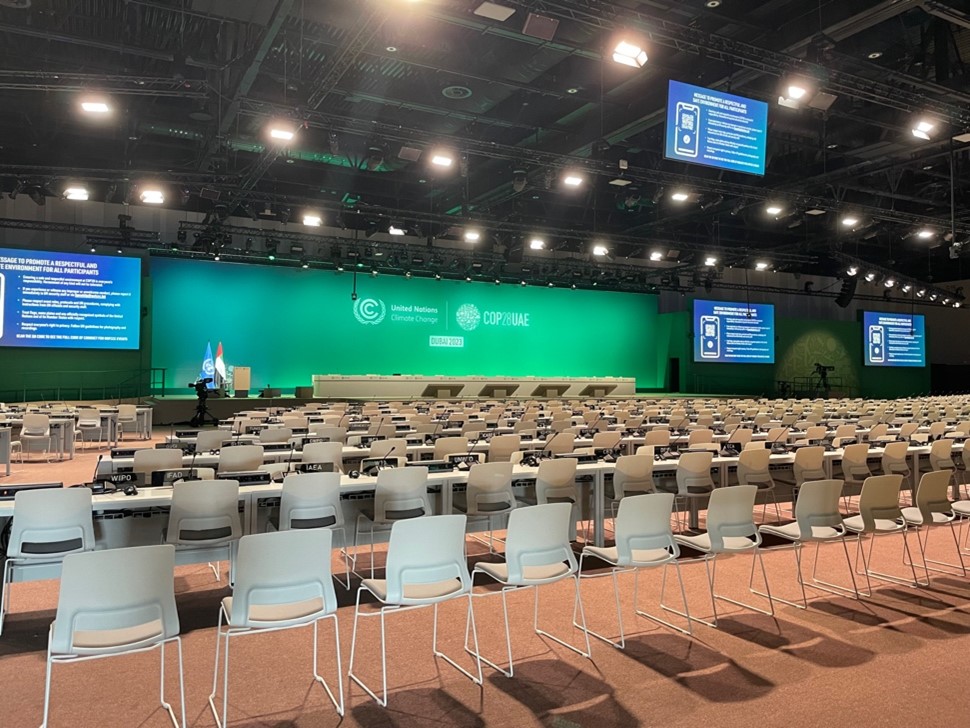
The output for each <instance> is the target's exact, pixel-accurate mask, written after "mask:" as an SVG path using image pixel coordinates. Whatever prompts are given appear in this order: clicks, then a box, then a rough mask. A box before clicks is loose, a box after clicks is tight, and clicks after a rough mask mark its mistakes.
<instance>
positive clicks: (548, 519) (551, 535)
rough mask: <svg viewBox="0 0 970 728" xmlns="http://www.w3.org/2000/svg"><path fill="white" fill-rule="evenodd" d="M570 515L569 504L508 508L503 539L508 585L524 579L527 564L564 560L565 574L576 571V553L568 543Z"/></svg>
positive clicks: (551, 563) (538, 564)
mask: <svg viewBox="0 0 970 728" xmlns="http://www.w3.org/2000/svg"><path fill="white" fill-rule="evenodd" d="M571 514H572V506H571V505H570V504H569V503H543V504H540V505H536V506H526V507H525V508H516V509H515V510H514V511H512V513H511V514H510V515H509V528H508V532H507V534H506V541H505V561H506V564H507V565H508V570H509V571H508V581H509V583H510V584H520V583H523V582H524V580H525V575H524V569H525V567H527V566H551V565H554V564H560V563H567V564H568V565H569V573H570V574H573V573H575V572H576V570H577V568H578V567H577V565H576V556H575V554H574V553H573V550H572V547H571V545H570V543H569V531H570V521H571V519H572V515H571Z"/></svg>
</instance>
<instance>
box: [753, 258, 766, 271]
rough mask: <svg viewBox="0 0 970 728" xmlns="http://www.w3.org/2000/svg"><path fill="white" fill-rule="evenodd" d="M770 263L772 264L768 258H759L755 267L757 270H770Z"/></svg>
mask: <svg viewBox="0 0 970 728" xmlns="http://www.w3.org/2000/svg"><path fill="white" fill-rule="evenodd" d="M769 265H770V264H769V263H768V261H767V260H759V261H757V262H755V264H754V269H755V270H768V266H769Z"/></svg>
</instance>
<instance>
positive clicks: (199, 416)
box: [189, 394, 219, 427]
mask: <svg viewBox="0 0 970 728" xmlns="http://www.w3.org/2000/svg"><path fill="white" fill-rule="evenodd" d="M208 399H209V397H208V395H205V396H203V395H201V394H200V395H199V399H198V401H197V402H196V403H195V415H194V416H193V417H192V419H191V420H189V424H190V425H192V427H202V425H205V424H207V423H209V424H213V425H218V424H219V420H218V419H217V418H216V417H214V416H213V415H212V413H211V412H209V407H208V406H207V405H206V400H208Z"/></svg>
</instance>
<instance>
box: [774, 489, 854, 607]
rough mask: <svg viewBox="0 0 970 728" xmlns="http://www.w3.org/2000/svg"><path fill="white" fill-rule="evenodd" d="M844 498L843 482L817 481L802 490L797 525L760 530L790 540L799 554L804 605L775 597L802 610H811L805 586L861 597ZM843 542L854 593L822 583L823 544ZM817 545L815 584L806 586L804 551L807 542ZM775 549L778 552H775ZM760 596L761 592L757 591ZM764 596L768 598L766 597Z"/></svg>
mask: <svg viewBox="0 0 970 728" xmlns="http://www.w3.org/2000/svg"><path fill="white" fill-rule="evenodd" d="M841 497H842V481H841V480H815V481H809V482H807V483H803V484H802V491H801V493H800V494H799V496H798V502H797V503H796V504H795V522H794V523H786V524H784V525H774V524H764V525H762V526H759V527H758V530H759V531H760V532H761V533H763V534H770V535H772V536H776V537H778V538H782V539H784V540H786V541H788V542H789V543H790V544H791V546H790V548H791V549H792V551H793V552H794V554H795V569H796V578H797V580H798V586H799V587H800V589H801V592H802V603H801V604H796V603H795V602H791V601H788V600H786V599H782V598H781V597H777V596H776V597H774V598H775V599H777V600H778V601H781V602H784V603H785V604H790V605H791V606H794V607H798V608H799V609H806V608H808V597H807V595H806V593H805V587H806V586H808V587H809V588H812V589H818V590H820V591H824V592H828V593H830V594H836V595H838V596H848V597H852V598H853V599H858V598H859V589H858V586H857V585H856V580H855V573H854V570H853V568H852V561H851V559H850V558H849V547H848V545H847V544H846V540H845V539H846V536H847V535H848V530H847V529H846V527H845V524H844V523H843V521H842V512H841V511H840V510H839V500H840V499H841ZM836 540H838V541H840V542H841V543H842V551H843V553H844V554H845V563H846V565H847V566H848V568H849V578H850V579H851V580H852V589H851V591H850V590H849V589H848V588H847V587H844V586H842V585H840V584H834V583H830V582H825V581H822V580H820V579H819V578H818V576H817V573H818V553H819V550H820V549H821V546H822V544H823V543H826V542H831V541H836ZM812 542H814V543H815V560H814V562H813V565H812V581H811V583H806V582H805V579H804V576H803V575H802V560H801V549H802V546H803V545H804V544H806V543H812ZM777 548H785V547H777ZM772 550H774V549H772ZM755 593H756V594H759V592H755ZM761 596H765V595H764V594H762V595H761Z"/></svg>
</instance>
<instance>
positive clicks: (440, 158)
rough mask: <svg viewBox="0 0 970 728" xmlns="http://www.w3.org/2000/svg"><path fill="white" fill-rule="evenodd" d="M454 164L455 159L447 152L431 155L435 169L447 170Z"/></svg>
mask: <svg viewBox="0 0 970 728" xmlns="http://www.w3.org/2000/svg"><path fill="white" fill-rule="evenodd" d="M454 163H455V160H454V158H453V157H452V156H451V155H450V154H448V153H447V152H435V153H434V154H432V155H431V164H433V165H434V166H435V167H443V168H445V169H447V168H449V167H451V165H452V164H454Z"/></svg>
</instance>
